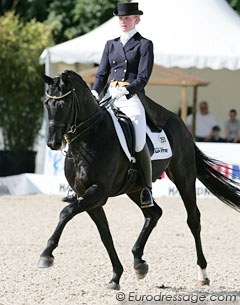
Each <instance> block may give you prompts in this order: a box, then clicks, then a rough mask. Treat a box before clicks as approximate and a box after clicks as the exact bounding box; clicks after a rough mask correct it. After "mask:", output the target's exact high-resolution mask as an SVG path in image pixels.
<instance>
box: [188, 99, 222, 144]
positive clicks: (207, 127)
mask: <svg viewBox="0 0 240 305" xmlns="http://www.w3.org/2000/svg"><path fill="white" fill-rule="evenodd" d="M186 124H187V127H188V129H189V130H190V131H192V114H190V115H189V116H187V122H186ZM216 125H217V120H216V118H215V116H214V115H213V114H211V113H209V112H208V103H207V102H206V101H202V102H201V103H200V104H199V112H197V113H196V124H195V140H196V141H197V142H207V141H208V140H209V139H210V138H211V136H212V128H213V127H214V126H216Z"/></svg>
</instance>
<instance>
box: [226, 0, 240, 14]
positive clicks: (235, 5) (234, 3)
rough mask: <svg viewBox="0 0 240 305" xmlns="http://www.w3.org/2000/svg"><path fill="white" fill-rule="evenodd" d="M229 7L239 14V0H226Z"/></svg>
mask: <svg viewBox="0 0 240 305" xmlns="http://www.w3.org/2000/svg"><path fill="white" fill-rule="evenodd" d="M227 2H228V3H229V4H230V5H231V7H232V8H233V9H234V10H235V11H237V12H238V14H240V0H227Z"/></svg>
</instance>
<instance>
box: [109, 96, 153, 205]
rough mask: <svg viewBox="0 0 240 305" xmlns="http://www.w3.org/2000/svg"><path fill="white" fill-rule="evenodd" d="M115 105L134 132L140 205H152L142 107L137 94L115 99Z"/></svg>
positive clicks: (150, 175)
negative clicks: (140, 185)
mask: <svg viewBox="0 0 240 305" xmlns="http://www.w3.org/2000/svg"><path fill="white" fill-rule="evenodd" d="M114 104H115V106H117V107H119V108H120V110H121V111H122V112H124V113H125V114H126V115H127V116H128V117H129V118H130V119H131V121H132V123H133V127H134V132H135V151H136V155H137V162H138V165H139V166H140V169H141V170H140V175H141V181H142V186H143V189H142V191H141V206H142V207H143V208H148V207H151V206H153V205H154V204H153V198H152V191H151V190H152V165H151V159H150V155H149V152H148V148H147V145H146V116H145V110H144V107H143V105H142V103H141V101H140V99H139V98H138V96H137V95H134V96H133V97H131V98H130V99H128V100H127V99H126V98H125V97H123V98H121V99H119V100H117V101H116V102H115V103H114Z"/></svg>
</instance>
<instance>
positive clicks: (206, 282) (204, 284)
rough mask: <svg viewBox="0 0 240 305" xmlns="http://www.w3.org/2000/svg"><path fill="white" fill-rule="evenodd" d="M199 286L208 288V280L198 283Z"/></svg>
mask: <svg viewBox="0 0 240 305" xmlns="http://www.w3.org/2000/svg"><path fill="white" fill-rule="evenodd" d="M198 285H199V286H209V285H210V280H209V279H208V278H206V279H204V280H201V281H198Z"/></svg>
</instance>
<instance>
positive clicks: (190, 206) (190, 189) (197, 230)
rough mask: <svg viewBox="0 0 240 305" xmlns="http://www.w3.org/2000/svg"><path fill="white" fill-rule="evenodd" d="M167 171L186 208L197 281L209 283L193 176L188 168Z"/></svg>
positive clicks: (204, 283) (201, 283)
mask: <svg viewBox="0 0 240 305" xmlns="http://www.w3.org/2000/svg"><path fill="white" fill-rule="evenodd" d="M175 169H176V168H175ZM167 173H168V175H169V176H170V177H172V178H171V180H172V181H173V182H174V183H175V185H176V187H177V188H178V190H179V193H180V195H181V197H182V200H183V202H184V205H185V208H186V210H187V224H188V226H189V228H190V230H191V232H192V234H193V237H194V240H195V246H196V252H197V265H198V282H199V284H200V285H209V283H210V281H209V278H208V276H207V272H206V269H207V261H206V259H205V257H204V254H203V249H202V242H201V223H200V219H201V215H200V211H199V209H198V207H197V204H196V189H195V178H194V177H193V176H192V173H191V171H190V170H189V172H188V174H186V175H183V173H182V171H177V172H176V170H175V171H174V173H173V172H171V171H168V172H167Z"/></svg>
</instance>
